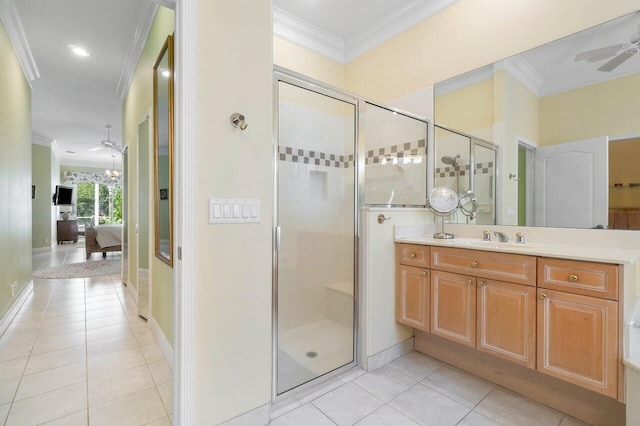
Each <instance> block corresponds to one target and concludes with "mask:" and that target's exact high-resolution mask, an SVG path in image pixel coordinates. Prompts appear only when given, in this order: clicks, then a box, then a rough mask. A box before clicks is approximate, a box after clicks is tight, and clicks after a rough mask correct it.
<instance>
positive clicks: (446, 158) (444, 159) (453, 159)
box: [440, 154, 460, 168]
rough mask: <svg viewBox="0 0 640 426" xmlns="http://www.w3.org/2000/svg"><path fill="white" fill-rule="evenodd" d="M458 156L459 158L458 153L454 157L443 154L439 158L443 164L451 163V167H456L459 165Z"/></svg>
mask: <svg viewBox="0 0 640 426" xmlns="http://www.w3.org/2000/svg"><path fill="white" fill-rule="evenodd" d="M458 158H460V154H456V156H455V157H449V156H448V155H445V156H444V157H442V158H441V159H440V161H442V162H443V163H444V164H447V165H450V166H451V165H452V166H453V167H456V168H457V167H460V166H459V165H458Z"/></svg>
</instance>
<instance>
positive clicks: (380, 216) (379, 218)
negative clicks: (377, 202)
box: [378, 213, 391, 225]
mask: <svg viewBox="0 0 640 426" xmlns="http://www.w3.org/2000/svg"><path fill="white" fill-rule="evenodd" d="M389 219H391V218H390V217H384V215H383V214H382V213H380V214H379V215H378V223H379V224H380V225H382V224H383V223H384V221H385V220H389Z"/></svg>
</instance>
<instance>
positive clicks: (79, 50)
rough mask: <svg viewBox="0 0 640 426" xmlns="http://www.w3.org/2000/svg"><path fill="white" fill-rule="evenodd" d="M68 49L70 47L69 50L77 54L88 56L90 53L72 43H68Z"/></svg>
mask: <svg viewBox="0 0 640 426" xmlns="http://www.w3.org/2000/svg"><path fill="white" fill-rule="evenodd" d="M69 49H71V51H72V52H73V53H75V54H76V55H78V56H90V55H91V53H89V52H87V51H86V49H84V48H82V47H80V46H76V45H74V44H70V45H69Z"/></svg>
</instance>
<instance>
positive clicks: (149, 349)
mask: <svg viewBox="0 0 640 426" xmlns="http://www.w3.org/2000/svg"><path fill="white" fill-rule="evenodd" d="M119 257H120V254H119V253H113V254H111V253H110V254H109V255H108V258H111V259H116V258H119ZM92 259H95V260H98V259H101V256H100V255H99V254H94V255H93V257H92ZM83 260H84V245H83V244H82V242H79V243H78V244H77V245H76V244H65V245H61V246H56V247H55V248H54V251H53V252H48V253H42V254H34V256H33V269H34V270H35V269H38V268H40V267H48V266H54V265H61V264H69V263H76V262H81V261H83ZM172 386H173V372H172V370H171V367H170V366H169V364H168V363H167V361H166V359H165V357H164V355H163V353H162V351H161V349H160V346H158V344H157V342H156V340H155V338H154V336H153V335H152V333H151V331H150V329H149V327H148V326H147V322H146V320H144V319H142V318H141V317H139V316H138V314H137V307H136V305H135V303H134V301H133V299H132V298H131V296H130V295H129V293H128V292H127V289H126V287H125V286H123V285H122V284H121V282H120V276H119V275H113V276H103V277H94V278H76V279H67V280H62V279H58V280H45V279H34V280H33V291H32V292H31V293H30V294H29V295H28V297H27V299H26V301H25V303H24V305H23V306H22V308H21V309H20V310H19V311H18V314H17V315H16V317H15V318H14V319H13V321H12V322H11V324H10V325H9V327H8V328H7V330H6V331H5V332H4V334H3V335H2V337H0V424H6V425H37V424H49V425H54V424H55V425H61V424H65V425H66V424H69V425H87V424H91V425H114V424H117V425H145V424H152V425H170V424H171V414H172V411H171V410H172V406H171V404H172ZM5 421H6V423H4V422H5Z"/></svg>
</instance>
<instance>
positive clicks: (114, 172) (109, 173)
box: [104, 154, 120, 180]
mask: <svg viewBox="0 0 640 426" xmlns="http://www.w3.org/2000/svg"><path fill="white" fill-rule="evenodd" d="M111 161H112V164H113V168H112V169H111V170H109V169H107V170H105V172H104V174H105V175H107V177H109V178H111V180H116V179H118V178H119V177H120V172H119V171H117V170H116V156H115V155H114V154H111Z"/></svg>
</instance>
